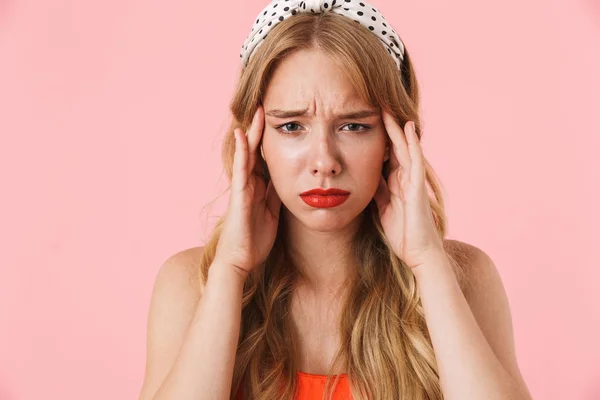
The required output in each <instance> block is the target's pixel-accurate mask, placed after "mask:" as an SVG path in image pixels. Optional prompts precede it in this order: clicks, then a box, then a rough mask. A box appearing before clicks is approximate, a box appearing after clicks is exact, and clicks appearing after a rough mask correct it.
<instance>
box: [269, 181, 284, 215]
mask: <svg viewBox="0 0 600 400" xmlns="http://www.w3.org/2000/svg"><path fill="white" fill-rule="evenodd" d="M265 196H266V202H267V208H268V209H269V211H270V212H271V215H273V216H274V217H275V218H279V212H280V211H281V199H280V198H279V195H278V194H277V191H276V190H275V187H274V186H273V181H272V180H270V181H269V185H268V186H267V191H266V195H265Z"/></svg>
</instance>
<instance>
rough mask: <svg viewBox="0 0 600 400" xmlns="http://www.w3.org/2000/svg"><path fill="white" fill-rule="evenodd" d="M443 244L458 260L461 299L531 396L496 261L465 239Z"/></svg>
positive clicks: (517, 381)
mask: <svg viewBox="0 0 600 400" xmlns="http://www.w3.org/2000/svg"><path fill="white" fill-rule="evenodd" d="M444 247H445V248H446V251H447V252H448V253H449V254H450V255H451V256H452V258H454V260H455V262H456V263H457V264H459V265H458V268H459V269H460V270H461V273H462V274H463V278H464V280H465V282H466V284H465V288H463V293H464V295H465V299H466V300H467V302H468V303H469V307H470V308H471V311H472V313H473V316H474V317H475V319H476V321H477V324H478V325H479V327H480V329H481V331H482V333H483V334H484V336H485V338H486V340H487V342H488V343H489V345H490V347H491V348H492V351H493V352H494V354H495V355H496V357H497V358H498V360H499V361H500V363H501V364H502V366H503V367H504V368H505V369H506V371H507V372H508V373H509V374H510V375H511V377H512V378H513V380H514V382H515V384H516V385H518V386H519V387H520V389H521V390H522V391H523V394H524V398H531V395H530V394H529V391H528V388H527V385H526V383H525V381H524V379H523V376H522V375H521V371H520V368H519V365H518V363H517V356H516V351H515V342H514V332H513V323H512V315H511V310H510V302H509V299H508V297H507V294H506V290H505V287H504V283H503V282H502V278H501V276H500V273H499V271H498V268H497V267H496V264H495V263H494V261H493V260H492V258H491V257H490V256H489V255H488V254H487V253H486V252H485V251H483V250H482V249H480V248H478V247H477V246H474V245H471V244H468V243H465V242H461V241H458V240H446V241H445V242H444ZM461 286H462V285H461Z"/></svg>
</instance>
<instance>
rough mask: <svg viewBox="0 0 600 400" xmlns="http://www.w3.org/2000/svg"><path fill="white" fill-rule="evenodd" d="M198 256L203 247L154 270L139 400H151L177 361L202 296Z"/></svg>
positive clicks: (181, 253) (172, 256)
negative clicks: (143, 372) (144, 366)
mask: <svg viewBox="0 0 600 400" xmlns="http://www.w3.org/2000/svg"><path fill="white" fill-rule="evenodd" d="M202 253H203V247H192V248H188V249H185V250H181V251H179V252H177V253H175V254H173V255H171V256H170V257H168V258H167V259H166V260H165V261H164V262H163V264H162V265H161V267H160V269H159V270H158V273H157V275H156V278H155V281H154V286H153V289H152V295H151V298H150V306H149V310H148V316H147V332H146V370H145V374H144V381H143V385H142V389H141V393H140V397H139V398H140V399H141V400H142V399H150V398H152V396H153V395H154V393H156V391H157V390H158V388H159V387H160V385H161V384H162V382H163V381H164V379H165V378H166V376H167V374H168V372H169V371H170V369H171V366H172V365H173V364H174V362H175V359H176V358H177V355H178V353H179V347H180V346H181V344H182V342H183V339H184V337H185V334H186V332H187V329H188V326H189V324H190V321H191V319H192V317H193V315H194V312H195V310H196V306H197V304H198V302H199V300H200V297H201V295H202V289H203V288H202V283H201V282H202V280H201V279H199V278H200V272H199V271H200V260H201V257H202Z"/></svg>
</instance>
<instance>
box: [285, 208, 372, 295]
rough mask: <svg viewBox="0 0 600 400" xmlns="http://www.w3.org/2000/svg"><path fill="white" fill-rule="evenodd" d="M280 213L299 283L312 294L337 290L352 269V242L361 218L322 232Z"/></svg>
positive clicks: (289, 253) (287, 247)
mask: <svg viewBox="0 0 600 400" xmlns="http://www.w3.org/2000/svg"><path fill="white" fill-rule="evenodd" d="M282 211H283V210H282ZM283 214H284V213H283V212H282V217H283V218H285V225H284V226H285V232H284V233H283V235H284V238H285V245H286V251H287V254H288V256H289V258H290V261H291V262H292V263H293V264H294V265H295V266H296V268H297V269H298V271H299V273H300V277H301V278H300V284H301V285H302V286H304V287H305V289H308V290H311V291H312V292H314V293H315V294H321V293H322V294H327V293H338V292H339V290H340V289H342V288H343V287H344V285H345V283H347V282H348V281H349V280H350V278H351V277H352V276H353V273H354V271H355V268H354V255H353V253H352V243H353V239H354V236H355V235H356V232H357V230H358V227H359V226H360V222H361V221H360V217H359V218H357V219H355V220H354V221H353V222H352V223H350V224H349V225H348V226H346V227H345V228H344V229H341V230H337V231H327V232H323V231H316V230H313V229H310V228H308V227H307V226H306V225H304V224H303V223H302V222H300V221H299V220H298V219H296V218H295V217H294V216H292V215H290V214H289V212H288V213H286V214H285V215H283Z"/></svg>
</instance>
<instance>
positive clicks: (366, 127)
mask: <svg viewBox="0 0 600 400" xmlns="http://www.w3.org/2000/svg"><path fill="white" fill-rule="evenodd" d="M351 125H354V126H358V127H362V128H363V129H357V130H354V129H350V131H351V132H360V131H361V130H362V131H365V130H367V129H369V127H368V126H366V125H362V124H347V125H345V126H351Z"/></svg>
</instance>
